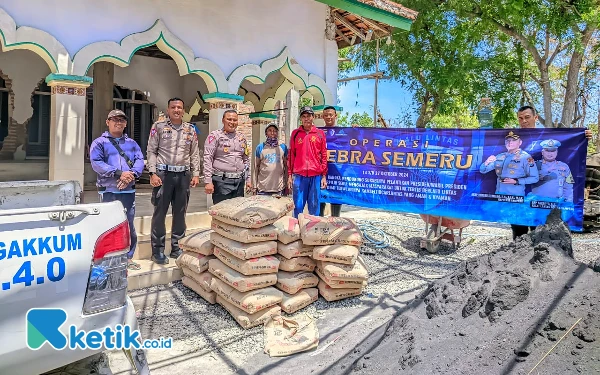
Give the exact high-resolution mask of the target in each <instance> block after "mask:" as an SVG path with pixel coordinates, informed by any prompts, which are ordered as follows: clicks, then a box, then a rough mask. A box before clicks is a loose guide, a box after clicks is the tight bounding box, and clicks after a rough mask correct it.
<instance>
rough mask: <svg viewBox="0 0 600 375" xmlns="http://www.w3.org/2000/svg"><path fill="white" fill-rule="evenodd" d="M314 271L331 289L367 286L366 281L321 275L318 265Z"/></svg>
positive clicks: (362, 287)
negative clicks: (335, 278) (336, 278)
mask: <svg viewBox="0 0 600 375" xmlns="http://www.w3.org/2000/svg"><path fill="white" fill-rule="evenodd" d="M315 273H316V274H317V276H319V278H320V279H321V280H323V281H324V282H325V284H327V285H329V287H330V288H333V289H364V288H365V287H366V286H367V282H366V281H360V280H332V279H329V278H327V277H326V276H325V275H323V273H322V272H321V269H320V268H319V267H317V268H315Z"/></svg>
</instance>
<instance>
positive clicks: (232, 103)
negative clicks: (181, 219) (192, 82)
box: [200, 93, 244, 208]
mask: <svg viewBox="0 0 600 375" xmlns="http://www.w3.org/2000/svg"><path fill="white" fill-rule="evenodd" d="M202 98H203V99H204V101H205V102H207V103H209V107H208V108H209V111H208V132H209V133H210V132H212V131H214V130H218V129H221V128H222V127H223V114H224V113H225V111H228V110H234V111H237V110H238V104H240V103H242V102H243V100H244V97H242V96H238V95H231V94H222V93H211V94H206V95H204V96H203V97H202ZM202 148H204V145H202ZM200 157H202V155H200ZM202 164H203V163H202ZM200 187H201V188H202V187H204V171H203V170H202V171H200ZM212 205H213V202H212V195H207V196H206V207H207V208H210V206H212Z"/></svg>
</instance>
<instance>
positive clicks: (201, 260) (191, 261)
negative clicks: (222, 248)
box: [175, 251, 215, 273]
mask: <svg viewBox="0 0 600 375" xmlns="http://www.w3.org/2000/svg"><path fill="white" fill-rule="evenodd" d="M211 259H215V257H214V255H203V254H200V253H193V252H191V251H184V252H183V253H181V255H180V256H179V258H177V260H176V261H175V264H177V267H179V268H183V267H187V268H189V269H190V270H192V271H194V272H196V273H202V272H204V271H206V270H207V269H208V261H209V260H211Z"/></svg>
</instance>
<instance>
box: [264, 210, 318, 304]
mask: <svg viewBox="0 0 600 375" xmlns="http://www.w3.org/2000/svg"><path fill="white" fill-rule="evenodd" d="M274 225H275V228H276V229H277V239H278V243H277V255H276V257H277V259H279V272H278V273H277V284H276V285H275V286H276V287H277V288H279V289H280V290H282V291H283V300H282V301H281V303H280V305H279V306H280V307H281V309H282V310H283V311H285V312H286V313H288V314H292V313H294V312H296V311H298V310H300V309H302V308H304V307H306V306H308V305H310V304H311V303H313V302H315V301H316V300H317V299H318V298H319V291H318V290H317V288H316V286H317V285H318V283H319V279H318V278H317V276H316V275H315V274H314V273H313V271H314V270H315V265H316V263H315V261H314V260H313V259H312V253H313V246H308V245H305V244H304V243H303V242H302V240H301V239H300V227H299V225H298V220H296V219H295V218H293V217H290V216H285V217H282V218H281V219H279V220H277V221H276V222H275V224H274Z"/></svg>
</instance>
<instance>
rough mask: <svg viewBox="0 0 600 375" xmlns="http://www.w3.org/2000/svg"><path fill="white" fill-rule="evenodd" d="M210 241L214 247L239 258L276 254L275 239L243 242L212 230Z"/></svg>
mask: <svg viewBox="0 0 600 375" xmlns="http://www.w3.org/2000/svg"><path fill="white" fill-rule="evenodd" d="M210 242H212V243H213V245H215V246H216V247H218V248H221V249H223V250H225V251H227V252H228V253H229V254H232V255H233V256H235V257H236V258H239V259H252V258H259V257H264V256H265V255H273V254H277V242H276V241H266V242H255V243H249V244H245V243H241V242H238V241H234V240H231V239H229V238H226V237H223V236H222V235H220V234H219V233H215V232H213V233H212V234H211V235H210Z"/></svg>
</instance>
